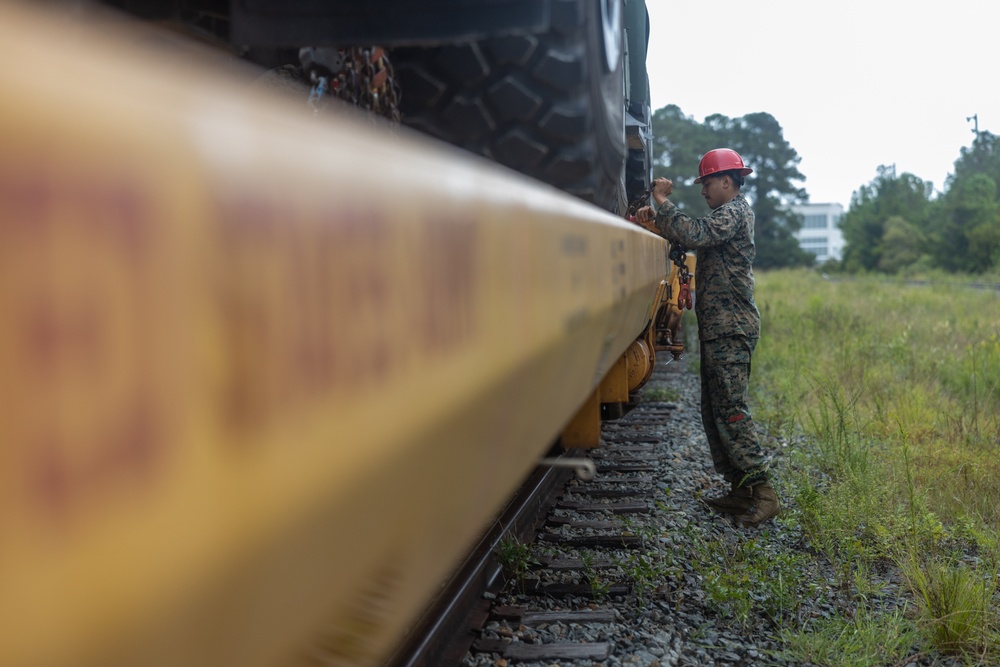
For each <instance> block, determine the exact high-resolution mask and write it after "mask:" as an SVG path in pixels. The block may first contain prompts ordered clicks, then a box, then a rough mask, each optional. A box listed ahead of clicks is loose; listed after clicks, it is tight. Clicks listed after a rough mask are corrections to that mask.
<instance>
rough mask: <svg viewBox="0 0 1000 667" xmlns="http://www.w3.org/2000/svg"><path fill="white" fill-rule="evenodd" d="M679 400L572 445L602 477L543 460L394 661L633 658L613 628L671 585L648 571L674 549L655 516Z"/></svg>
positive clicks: (663, 370) (680, 366) (563, 662)
mask: <svg viewBox="0 0 1000 667" xmlns="http://www.w3.org/2000/svg"><path fill="white" fill-rule="evenodd" d="M683 372H686V371H685V368H684V363H683V361H682V362H680V363H672V364H668V363H666V362H664V361H660V362H659V363H658V364H657V366H656V369H655V371H654V374H653V377H652V379H651V381H650V385H649V386H650V387H651V388H654V389H656V388H663V387H673V386H674V385H675V384H676V382H675V381H674V380H675V378H676V377H677V375H678V374H680V373H683ZM675 411H676V404H674V403H671V402H664V401H655V400H649V399H647V400H645V401H641V402H640V403H639V405H638V406H637V407H635V408H634V409H633V410H632V411H630V412H629V413H627V414H626V415H625V416H624V417H623V418H621V419H619V420H615V421H606V422H604V423H603V425H602V446H601V447H600V448H598V449H594V450H588V451H584V452H581V451H579V450H577V451H574V452H570V453H568V454H567V456H586V457H589V458H590V459H591V460H593V462H594V464H595V466H596V475H595V476H594V477H593V478H592V479H582V478H580V477H578V476H576V475H574V474H572V472H569V471H564V470H559V469H540V470H539V471H536V473H535V475H533V477H532V478H531V479H530V480H529V483H528V484H527V485H526V486H525V488H524V489H522V493H521V494H520V495H519V497H518V498H517V499H515V500H514V501H512V503H511V505H510V506H509V507H508V511H507V512H506V513H505V514H504V516H502V517H500V518H499V519H498V521H497V522H496V523H495V524H494V530H493V531H491V533H490V534H489V535H487V536H486V537H484V539H483V540H482V541H481V542H480V543H479V545H478V546H477V550H476V551H475V553H474V554H473V555H471V556H470V558H469V559H468V560H467V564H469V565H470V566H471V565H476V566H479V569H478V570H475V571H473V570H472V569H471V567H470V569H468V570H465V571H463V572H462V573H460V574H461V576H460V577H458V579H459V580H460V581H461V584H458V583H455V582H453V585H452V586H451V587H450V588H449V589H448V591H447V592H446V593H444V594H443V595H442V599H441V600H439V601H438V603H437V604H436V605H435V606H434V608H432V609H430V610H429V611H428V614H427V616H426V618H425V619H424V622H423V624H422V626H421V628H420V629H419V631H417V632H415V633H414V636H413V637H411V638H410V639H409V641H408V642H407V643H406V644H405V645H403V646H401V647H400V648H399V650H398V651H397V653H396V655H395V657H394V658H393V660H392V661H390V663H389V667H417V666H430V665H435V666H437V667H446V666H449V665H452V666H455V667H458V666H460V665H464V666H466V667H468V666H470V665H503V664H519V663H535V662H538V663H539V664H546V665H548V664H553V663H555V664H559V665H560V666H561V667H569V666H572V665H577V664H579V665H581V666H582V665H591V664H593V663H594V662H600V661H605V660H607V659H608V658H610V657H612V656H615V657H618V658H619V660H622V659H624V657H625V656H627V654H628V652H629V650H630V647H629V646H627V645H620V644H619V643H618V642H616V641H614V640H613V639H612V638H611V637H612V636H613V635H616V634H619V633H617V632H613V631H611V628H612V626H615V625H616V624H618V625H621V624H622V623H623V622H624V623H628V622H629V619H628V618H627V617H628V616H629V615H630V614H631V613H632V612H631V611H623V609H624V608H625V607H631V606H632V605H634V604H635V602H636V601H637V600H639V599H646V600H651V599H652V597H653V595H654V594H655V593H656V592H657V589H659V588H662V587H663V586H664V585H665V582H664V581H654V580H652V579H651V578H650V577H648V576H645V575H644V572H647V573H648V571H650V570H652V569H655V565H656V564H655V562H654V561H656V560H658V559H661V558H663V557H664V556H665V555H666V554H665V553H664V549H665V548H666V547H665V546H664V545H663V544H661V543H660V540H659V535H657V534H656V533H655V531H653V530H652V529H650V528H648V527H647V519H648V518H649V517H650V515H651V514H652V513H654V512H656V511H659V510H660V508H661V507H662V504H663V500H664V498H665V493H666V487H667V484H666V482H665V481H664V479H663V471H664V470H665V468H666V466H667V464H668V463H669V458H670V457H671V456H672V454H670V453H669V451H668V448H667V447H664V443H665V442H666V441H668V440H669V439H670V437H671V436H670V429H671V422H672V420H673V419H674V413H675ZM583 627H587V628H589V630H588V631H587V632H586V633H584V632H581V630H580V629H581V628H583ZM602 628H605V629H607V632H603V631H602ZM594 636H598V637H601V636H605V639H604V640H595V639H594Z"/></svg>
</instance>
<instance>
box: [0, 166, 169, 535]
mask: <svg viewBox="0 0 1000 667" xmlns="http://www.w3.org/2000/svg"><path fill="white" fill-rule="evenodd" d="M55 165H56V163H55V162H54V161H53V162H51V163H37V164H29V165H18V166H17V169H16V170H14V169H10V168H5V167H4V166H0V237H2V240H0V262H3V263H4V264H5V265H6V266H8V267H9V266H15V267H16V268H14V269H13V270H10V271H9V272H8V273H7V274H5V275H3V280H5V281H10V282H9V283H8V285H7V289H6V290H5V291H4V296H5V301H4V302H3V303H0V310H2V314H3V315H4V316H5V317H6V318H8V323H9V326H10V327H11V331H12V332H13V336H11V337H9V338H7V340H8V341H9V342H10V344H11V345H12V347H11V348H10V349H9V350H8V353H9V355H10V356H9V359H10V361H11V363H12V364H13V365H12V366H11V368H12V369H13V376H12V377H8V378H6V379H7V380H8V381H10V382H12V383H16V384H17V386H19V387H21V388H22V390H23V392H24V394H23V395H22V396H16V395H15V397H14V400H15V402H18V404H19V405H23V406H24V407H26V408H27V407H30V408H31V409H25V410H23V411H20V412H18V411H14V412H13V415H14V421H13V423H12V424H11V425H10V427H11V431H10V432H11V433H14V434H16V441H14V442H11V443H9V445H10V446H9V448H8V452H9V453H10V456H11V458H10V459H9V461H10V463H11V464H12V465H13V466H14V469H16V471H17V472H16V473H15V476H14V477H12V478H11V479H13V480H18V481H20V482H23V483H24V484H25V485H24V486H23V487H20V488H21V489H22V492H25V493H27V494H28V495H29V499H30V500H31V501H32V502H31V503H30V506H32V507H34V508H36V510H38V511H40V512H41V513H42V514H43V515H46V516H50V517H52V516H62V515H65V514H66V512H67V511H69V510H72V509H78V508H83V507H86V506H90V505H94V504H96V503H97V502H98V501H97V499H98V497H102V498H104V499H105V500H106V499H108V498H111V497H115V491H113V490H121V489H122V488H123V487H125V486H130V485H131V484H132V483H133V482H135V481H137V480H140V479H141V480H148V479H149V476H150V475H151V474H154V473H155V470H156V468H157V463H158V461H160V460H161V458H162V454H163V452H164V451H165V445H166V438H165V435H164V432H165V431H164V428H163V423H162V419H159V418H157V417H156V415H158V414H159V412H158V411H159V407H158V406H157V405H155V404H154V402H153V401H152V399H151V393H150V391H149V388H150V387H151V386H152V384H153V383H155V381H156V380H155V378H152V377H149V376H147V373H148V372H149V371H150V370H151V369H150V368H146V367H144V365H143V355H146V354H149V353H151V352H152V350H151V349H149V348H150V345H149V343H150V341H151V340H152V338H151V336H150V329H149V327H152V326H155V325H153V324H151V322H150V319H151V318H150V317H149V315H150V312H151V311H152V310H153V309H154V308H156V304H155V303H154V302H153V298H152V296H151V294H152V293H151V292H150V290H149V287H150V284H151V274H149V273H147V269H148V268H149V267H148V265H147V264H144V263H143V262H141V261H136V260H142V259H146V258H148V256H149V251H150V249H151V248H152V243H153V240H152V229H153V222H154V221H153V210H152V207H151V205H150V202H151V199H150V197H149V195H148V193H147V191H146V190H145V189H144V187H143V186H142V185H141V184H140V183H139V182H138V181H137V180H136V178H135V177H134V176H132V175H131V174H130V173H129V172H124V171H122V172H120V173H110V174H109V173H107V172H96V173H84V172H82V171H73V170H71V169H69V168H67V167H64V166H58V167H57V166H55ZM3 255H6V256H7V258H8V260H7V261H6V262H4V259H3ZM26 258H27V259H26ZM11 260H19V261H18V262H17V263H16V264H15V263H13V262H12V261H11ZM0 273H2V270H0ZM123 341H125V342H127V343H129V345H128V350H127V351H125V350H122V349H120V348H119V343H121V342H123ZM123 355H128V356H123ZM111 369H116V370H115V377H114V378H111V377H109V375H110V374H111Z"/></svg>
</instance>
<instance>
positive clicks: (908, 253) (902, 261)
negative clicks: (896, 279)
mask: <svg viewBox="0 0 1000 667" xmlns="http://www.w3.org/2000/svg"><path fill="white" fill-rule="evenodd" d="M925 246H926V240H925V239H924V235H923V233H922V232H921V231H920V230H919V229H917V228H916V227H915V226H913V225H911V224H910V223H909V222H907V221H906V220H904V219H903V218H901V217H900V216H898V215H893V216H890V217H889V219H888V220H886V221H885V231H884V232H883V234H882V240H881V242H880V243H879V261H878V270H879V271H883V272H885V273H899V272H900V271H902V270H903V269H906V268H907V267H910V266H913V265H914V264H916V263H917V262H918V261H919V260H920V258H921V257H922V256H923V252H924V247H925Z"/></svg>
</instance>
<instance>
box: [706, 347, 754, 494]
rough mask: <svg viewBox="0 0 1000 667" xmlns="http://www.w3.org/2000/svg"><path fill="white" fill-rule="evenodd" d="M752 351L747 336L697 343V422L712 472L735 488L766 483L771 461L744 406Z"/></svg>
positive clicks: (747, 409)
mask: <svg viewBox="0 0 1000 667" xmlns="http://www.w3.org/2000/svg"><path fill="white" fill-rule="evenodd" d="M756 346H757V339H756V338H747V337H746V336H731V337H726V338H717V339H715V340H703V341H701V343H700V347H701V422H702V425H704V427H705V435H706V436H707V437H708V446H709V449H710V450H711V452H712V461H713V463H714V464H715V470H716V471H717V472H719V473H720V474H722V475H723V476H724V477H725V478H726V479H727V480H728V481H730V482H736V483H737V484H747V483H750V484H758V483H762V482H766V481H767V480H768V475H767V469H768V465H769V462H770V459H769V457H768V456H767V454H766V453H765V452H764V450H763V449H762V448H761V446H760V441H759V439H758V438H757V429H756V427H755V426H754V422H753V418H752V417H751V416H750V409H749V408H748V407H747V393H748V387H749V383H750V358H751V356H752V355H753V350H754V348H755V347H756Z"/></svg>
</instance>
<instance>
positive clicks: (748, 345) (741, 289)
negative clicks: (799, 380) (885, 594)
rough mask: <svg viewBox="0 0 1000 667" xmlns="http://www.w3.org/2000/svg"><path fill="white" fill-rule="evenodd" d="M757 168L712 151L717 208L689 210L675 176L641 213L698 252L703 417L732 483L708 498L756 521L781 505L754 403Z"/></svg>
mask: <svg viewBox="0 0 1000 667" xmlns="http://www.w3.org/2000/svg"><path fill="white" fill-rule="evenodd" d="M751 171H752V170H751V169H749V168H747V167H745V166H744V164H743V159H742V158H741V157H740V156H739V154H737V153H736V151H733V150H730V149H728V148H722V149H716V150H713V151H709V152H708V153H706V154H705V156H704V157H702V159H701V164H700V165H699V166H698V178H697V179H696V180H695V183H701V194H702V196H703V197H704V198H705V201H706V202H708V205H709V207H710V208H711V209H712V212H711V213H709V214H708V215H707V216H706V217H704V218H692V217H690V216H688V215H685V214H684V213H682V212H681V211H680V210H679V209H678V208H677V207H676V206H674V204H673V203H671V202H670V200H669V199H667V197H669V196H670V195H671V193H672V192H673V183H671V181H669V180H668V179H665V178H658V179H656V180H655V181H654V188H653V191H652V193H651V201H650V204H651V205H650V206H647V207H644V208H642V209H639V211H638V212H637V213H636V219H637V221H638V222H639V223H640V224H642V225H643V226H644V227H646V228H647V229H649V230H650V231H654V232H656V233H657V234H659V235H661V236H663V237H664V238H666V239H667V240H669V241H670V242H671V243H677V244H679V245H680V246H682V247H684V248H689V249H694V250H695V251H696V252H697V256H698V263H697V265H696V267H695V286H696V289H697V299H696V303H695V314H696V315H697V317H698V338H699V342H700V348H701V419H702V424H703V425H704V427H705V434H706V436H707V437H708V444H709V448H710V449H711V452H712V460H713V462H714V464H715V469H716V471H718V472H719V473H721V474H722V475H723V476H724V477H725V478H726V480H727V481H728V482H729V483H730V490H729V492H728V493H726V494H725V495H723V496H721V497H718V498H711V499H709V500H708V501H707V502H708V504H709V506H711V507H712V508H713V509H715V510H716V511H718V512H722V513H725V514H732V515H733V517H734V520H735V521H736V522H737V523H738V524H740V525H744V526H757V525H759V524H760V523H762V522H764V521H767V520H768V519H771V518H773V517H775V516H777V514H778V513H779V512H780V505H779V503H778V497H777V495H776V494H775V492H774V489H773V488H772V487H771V484H770V480H769V477H768V463H769V457H768V456H767V454H766V453H765V452H764V450H763V449H762V448H761V446H760V442H759V440H758V438H757V431H756V429H755V427H754V423H753V419H752V417H751V416H750V410H749V408H748V407H747V386H748V383H749V379H750V360H751V356H752V355H753V350H754V347H755V346H756V345H757V339H758V337H759V336H760V313H759V312H758V310H757V306H756V304H755V303H754V298H753V287H754V278H753V268H752V264H753V260H754V257H755V255H756V249H755V247H754V238H753V235H754V214H753V210H751V208H750V204H749V203H748V202H747V200H746V198H745V197H744V196H743V194H741V193H740V188H741V187H742V186H743V182H744V180H743V179H744V177H745V176H746V175H747V174H749V173H751Z"/></svg>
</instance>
